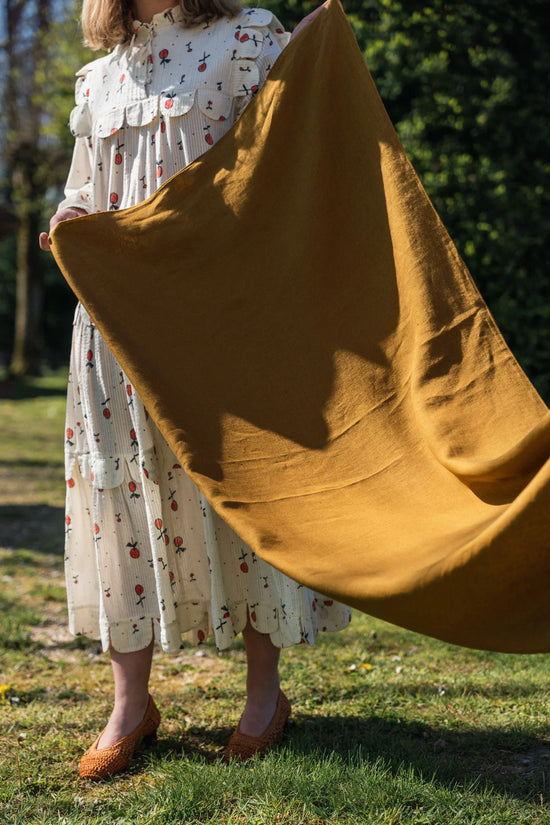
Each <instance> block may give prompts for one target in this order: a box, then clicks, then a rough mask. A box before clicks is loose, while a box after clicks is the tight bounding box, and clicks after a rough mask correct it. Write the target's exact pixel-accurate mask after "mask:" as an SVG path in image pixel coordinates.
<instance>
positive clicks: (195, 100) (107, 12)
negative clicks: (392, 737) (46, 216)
mask: <svg viewBox="0 0 550 825" xmlns="http://www.w3.org/2000/svg"><path fill="white" fill-rule="evenodd" d="M317 11H318V10H316V12H314V13H313V14H312V15H310V16H309V18H306V20H304V21H303V22H302V23H301V24H300V26H299V27H298V28H297V29H296V31H295V34H296V33H297V31H298V30H299V29H300V28H301V27H302V26H303V25H305V24H307V22H309V20H310V19H311V18H312V17H313V16H314V15H315V14H316V13H317ZM82 22H83V30H84V35H85V40H86V42H87V44H88V45H89V46H91V47H92V48H94V49H98V48H104V49H109V48H112V49H113V51H111V52H110V54H108V55H107V56H106V57H103V58H100V59H99V60H96V61H93V62H92V63H89V64H87V65H86V66H84V67H83V68H82V69H81V70H80V71H79V72H78V79H77V86H76V104H77V105H76V108H75V109H74V110H73V112H72V114H71V129H72V132H73V134H74V135H75V138H76V144H75V151H74V155H73V161H72V165H71V170H70V173H69V178H68V181H67V186H66V190H65V199H64V200H63V201H62V203H61V204H59V207H58V210H57V213H56V215H54V217H53V218H52V220H51V222H50V229H51V228H53V226H54V225H55V224H56V223H58V222H60V221H63V220H67V219H71V218H75V217H79V216H82V215H85V214H87V213H89V212H93V211H101V210H107V209H123V208H126V207H129V206H132V205H134V204H136V203H138V202H140V201H141V200H144V199H145V198H146V197H148V196H149V195H150V194H151V193H152V192H153V191H154V190H155V189H156V188H158V186H159V185H160V184H162V183H163V182H164V181H165V180H167V179H168V177H170V176H171V175H173V174H174V173H176V172H178V171H179V170H180V169H182V168H183V167H185V166H186V165H187V164H188V163H190V162H192V161H193V160H195V158H197V157H199V156H200V155H201V154H202V153H203V152H205V151H206V150H207V149H208V148H210V146H212V145H214V143H216V141H217V140H218V139H219V138H221V137H222V135H223V134H225V133H226V132H227V131H228V129H229V128H230V127H231V125H232V124H233V123H234V121H235V120H236V118H237V117H238V116H239V114H240V113H241V112H242V111H243V109H244V108H245V106H246V105H247V104H248V102H249V101H250V100H251V98H252V97H253V96H254V95H255V94H256V93H257V91H258V89H259V87H260V86H261V84H262V83H263V82H264V80H265V78H266V76H267V74H268V72H269V70H270V68H271V66H272V64H273V62H274V61H275V60H276V59H277V56H278V55H279V54H280V52H281V50H282V48H284V46H285V45H286V43H287V42H288V39H289V35H288V34H285V32H284V31H283V29H282V27H281V25H280V23H279V21H278V20H277V19H276V18H275V17H274V16H273V15H272V14H271V13H270V12H268V11H265V10H263V9H241V7H240V6H239V5H238V4H237V3H236V1H235V0H182V2H181V5H179V6H174V7H172V8H171V7H170V5H169V3H167V2H166V0H135V3H134V5H133V6H130V5H129V4H127V3H125V2H120V3H119V2H114V3H113V2H110V1H109V0H85V2H84V7H83V15H82ZM113 47H114V48H113ZM266 194H267V193H266ZM213 231H215V228H214V227H213ZM40 246H41V248H42V249H44V250H48V249H49V241H48V236H47V234H46V233H42V234H41V236H40ZM205 254H208V253H207V251H206V252H205ZM152 275H153V277H152V283H153V287H154V273H152ZM113 277H116V261H113ZM143 333H144V335H146V334H147V330H144V331H143ZM177 357H185V353H177ZM66 478H67V510H66V559H65V562H66V581H67V591H68V604H69V616H70V627H71V630H72V631H73V632H74V633H84V634H89V635H92V636H95V637H97V636H100V637H101V639H102V642H103V647H104V649H105V650H107V649H108V650H109V651H110V654H111V661H112V668H113V677H114V686H115V702H114V709H113V712H112V714H111V716H110V718H109V721H108V723H107V725H106V727H105V729H104V730H103V732H102V733H101V734H100V736H99V737H98V738H97V739H96V741H95V742H94V743H93V745H92V746H91V747H90V748H89V749H88V751H87V752H86V753H85V754H84V756H83V758H82V761H81V765H80V775H81V777H83V778H88V779H101V778H104V777H106V776H110V775H113V774H115V773H118V772H119V771H121V770H124V769H125V768H126V767H127V765H128V763H129V761H130V759H131V756H132V753H133V750H134V748H135V745H136V743H137V742H138V740H139V739H140V738H149V737H154V735H155V734H156V730H157V728H158V725H159V722H160V714H159V712H158V710H157V708H156V706H155V704H154V701H153V699H152V697H151V696H150V694H149V691H148V682H149V674H150V670H151V659H152V653H153V642H154V638H155V637H156V638H158V639H159V641H160V643H161V645H162V647H163V649H164V650H165V651H167V652H173V651H175V650H177V649H179V647H180V642H181V633H182V632H188V633H189V634H190V635H191V637H192V638H193V640H194V641H195V642H197V643H201V642H202V641H204V639H205V638H206V637H207V635H208V633H209V632H213V633H214V636H215V640H216V644H217V646H218V648H220V649H223V648H226V647H228V646H229V645H230V644H231V642H232V640H233V638H234V637H235V636H236V635H237V633H239V632H241V631H242V633H243V637H244V643H245V649H246V655H247V668H248V670H247V701H246V705H245V708H244V712H243V714H242V717H241V719H240V722H239V725H238V727H237V730H236V731H235V732H234V734H233V736H232V737H231V740H230V742H229V745H228V748H227V750H226V752H225V758H226V759H230V758H231V757H238V758H248V757H249V756H251V755H252V754H253V753H255V752H258V751H263V750H265V749H266V748H267V747H269V746H270V745H272V744H274V743H276V742H277V741H279V739H280V737H281V735H282V731H283V727H284V724H285V722H286V719H287V718H288V716H289V714H290V703H289V702H288V700H287V698H286V697H285V696H284V694H283V693H282V692H281V690H280V687H279V678H278V659H279V652H280V649H281V648H282V647H285V646H289V645H290V644H296V643H300V642H303V641H305V640H307V641H308V642H310V643H312V642H313V639H314V637H315V634H316V633H317V631H318V630H321V629H322V630H337V629H341V628H343V627H345V626H346V625H347V624H348V622H349V618H350V613H349V610H348V608H346V607H344V606H343V605H340V604H337V603H333V602H331V601H330V600H328V599H324V598H323V597H322V596H320V594H316V593H313V592H311V591H309V590H307V589H306V588H304V587H301V586H300V585H298V584H297V583H296V582H293V581H292V580H290V579H289V578H287V577H286V576H284V575H283V574H281V573H279V572H278V571H276V570H275V569H274V568H272V567H271V566H269V565H268V564H266V563H265V562H263V561H262V560H261V559H259V558H258V557H257V556H256V555H255V554H254V553H253V551H252V550H251V549H250V548H249V547H248V546H247V545H245V544H244V543H243V542H242V540H241V539H240V538H239V537H238V536H237V535H236V534H235V533H234V532H233V531H232V530H231V528H229V526H228V525H227V524H226V523H225V522H224V521H223V520H222V519H221V518H220V517H219V516H217V514H216V513H215V512H214V511H213V510H212V508H211V507H210V506H209V504H208V502H207V501H206V500H204V499H203V498H202V497H201V495H200V493H199V491H198V490H197V488H196V487H195V485H194V484H193V483H192V482H191V481H190V479H189V478H188V476H187V475H186V474H185V473H184V471H183V470H182V468H181V467H180V465H179V464H178V462H177V459H176V458H175V456H174V454H173V453H172V451H171V450H170V448H169V447H168V445H167V444H166V442H165V440H164V439H163V437H162V436H161V435H160V433H159V431H158V430H157V428H156V426H155V424H154V423H153V422H152V421H151V419H150V418H149V416H148V414H147V411H146V410H145V409H144V407H143V404H142V403H141V401H140V399H139V398H138V397H137V395H136V393H135V390H134V388H133V386H132V384H131V382H130V381H129V380H128V378H127V377H126V375H124V373H123V371H122V370H121V368H120V367H119V365H118V363H117V362H116V361H115V359H114V357H113V356H112V354H111V353H110V351H109V350H108V348H107V346H106V345H105V343H104V342H103V340H102V338H101V334H100V332H99V330H98V329H97V328H96V327H95V324H94V322H93V320H92V319H91V318H90V316H89V315H88V313H87V312H86V310H85V309H84V307H82V305H80V304H79V306H78V307H77V310H76V314H75V323H74V334H73V345H72V353H71V371H70V376H69V390H68V406H67V424H66Z"/></svg>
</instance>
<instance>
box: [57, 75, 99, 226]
mask: <svg viewBox="0 0 550 825" xmlns="http://www.w3.org/2000/svg"><path fill="white" fill-rule="evenodd" d="M87 74H88V72H87V71H86V70H85V69H84V70H81V71H80V72H79V73H78V75H79V76H78V79H77V81H76V89H75V101H76V106H75V108H74V109H73V110H72V112H71V118H70V127H71V132H72V134H73V135H74V138H75V145H74V150H73V158H72V162H71V167H70V169H69V176H68V178H67V182H66V184H65V197H64V199H63V200H62V201H61V203H59V204H58V206H57V211H58V212H60V211H61V210H62V209H68V208H69V207H78V208H79V209H85V210H86V211H87V212H91V211H92V210H93V199H92V163H93V159H92V158H93V156H92V138H91V131H92V127H91V116H90V108H89V103H88V99H87V95H88V89H87V85H88V84H87Z"/></svg>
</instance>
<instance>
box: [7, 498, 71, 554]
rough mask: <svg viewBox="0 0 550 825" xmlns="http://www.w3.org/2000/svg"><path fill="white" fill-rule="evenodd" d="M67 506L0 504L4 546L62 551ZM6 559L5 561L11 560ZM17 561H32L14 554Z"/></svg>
mask: <svg viewBox="0 0 550 825" xmlns="http://www.w3.org/2000/svg"><path fill="white" fill-rule="evenodd" d="M63 544H64V509H63V507H52V506H51V505H48V504H36V505H27V504H4V505H0V547H7V548H10V549H11V550H32V551H34V552H37V553H55V554H58V555H62V553H63ZM7 563H8V562H7V561H5V562H4V563H3V566H4V564H7ZM14 563H18V564H25V563H31V562H30V561H28V562H27V561H26V560H25V559H24V558H18V557H17V558H14Z"/></svg>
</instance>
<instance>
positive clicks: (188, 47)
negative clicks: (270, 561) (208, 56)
mask: <svg viewBox="0 0 550 825" xmlns="http://www.w3.org/2000/svg"><path fill="white" fill-rule="evenodd" d="M192 42H193V41H192V40H190V41H189V43H186V44H185V45H186V46H187V51H188V52H192V51H193V49H192V48H191V43H192Z"/></svg>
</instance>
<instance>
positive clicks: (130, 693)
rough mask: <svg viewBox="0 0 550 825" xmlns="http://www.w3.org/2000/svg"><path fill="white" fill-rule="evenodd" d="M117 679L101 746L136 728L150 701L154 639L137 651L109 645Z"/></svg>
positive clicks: (115, 678) (115, 740) (99, 745)
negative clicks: (113, 702)
mask: <svg viewBox="0 0 550 825" xmlns="http://www.w3.org/2000/svg"><path fill="white" fill-rule="evenodd" d="M109 652H110V654H111V666H112V668H113V677H114V681H115V706H114V708H113V712H112V713H111V716H110V718H109V721H108V722H107V726H106V728H105V730H104V731H103V734H102V736H101V739H100V740H99V743H98V748H107V747H109V745H112V744H113V743H114V742H117V741H118V740H119V739H122V737H123V736H128V734H129V733H131V732H132V731H133V730H135V729H136V728H137V726H138V725H139V723H140V722H141V721H142V719H143V717H144V716H145V711H146V710H147V704H148V702H149V687H148V686H149V675H150V673H151V661H152V658H153V642H151V644H150V645H149V646H148V647H146V648H144V649H143V650H137V651H135V652H134V653H119V652H118V651H117V650H115V649H114V648H112V647H111V648H109Z"/></svg>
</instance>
